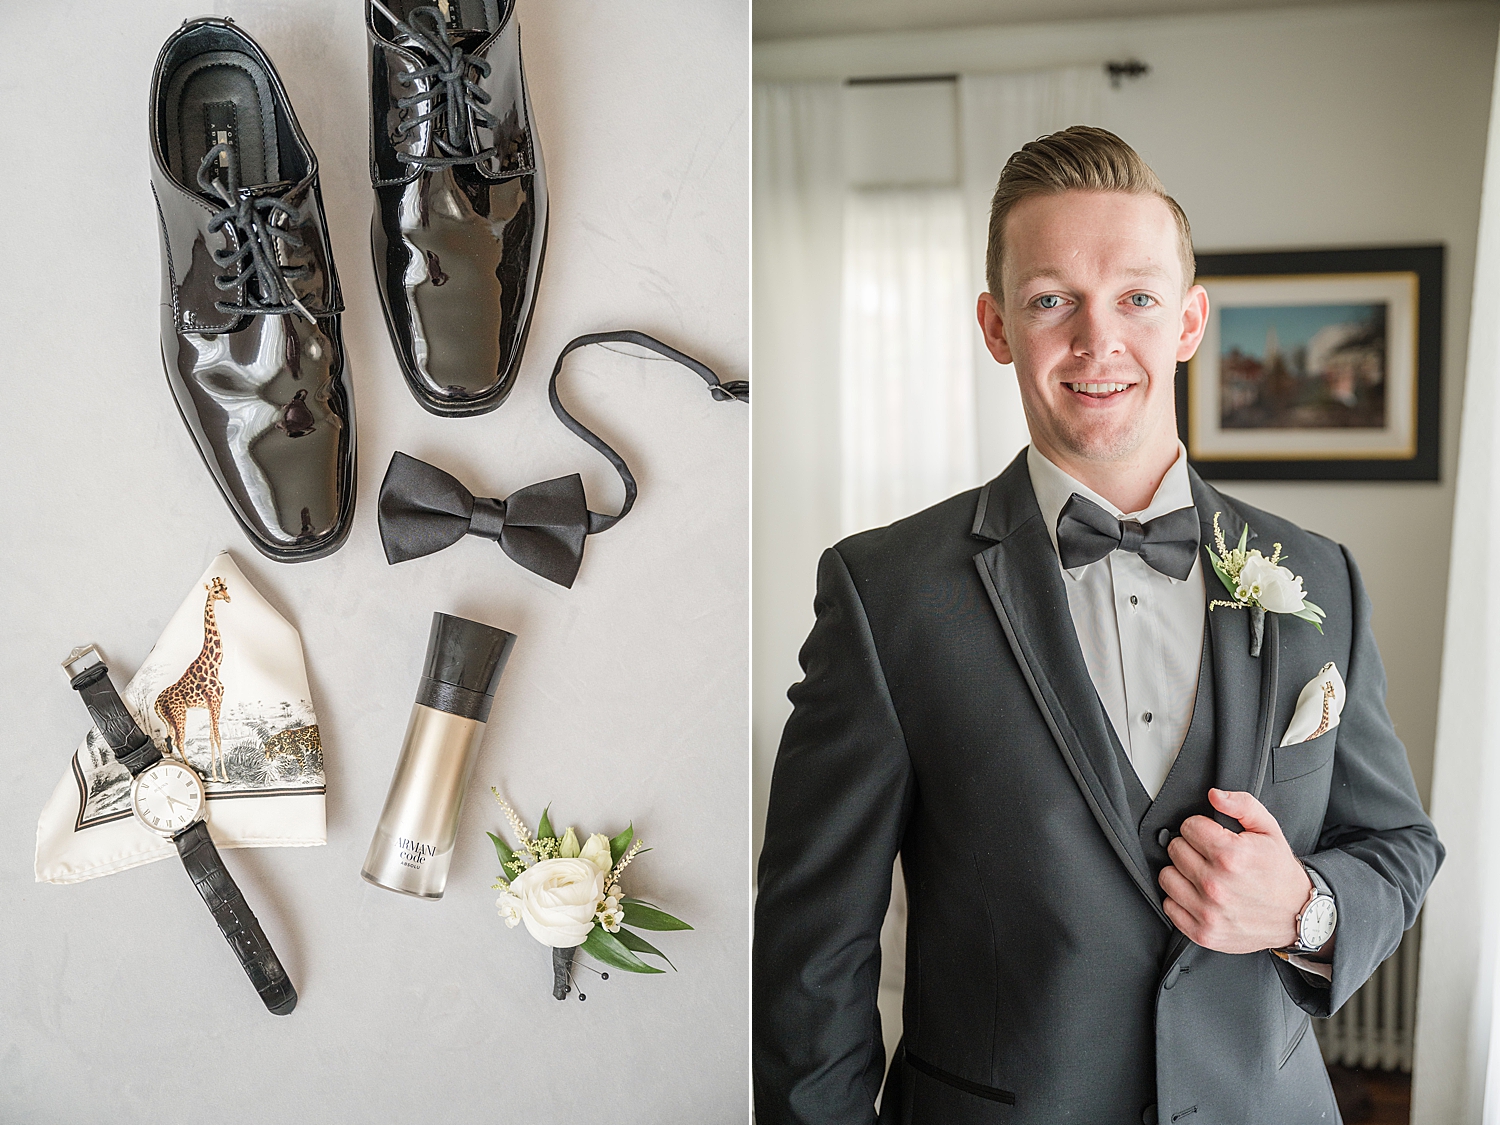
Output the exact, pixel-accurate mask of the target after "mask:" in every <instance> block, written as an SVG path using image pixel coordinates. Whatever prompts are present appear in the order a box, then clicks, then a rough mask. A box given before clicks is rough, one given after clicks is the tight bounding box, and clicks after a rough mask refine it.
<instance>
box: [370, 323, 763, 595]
mask: <svg viewBox="0 0 1500 1125" xmlns="http://www.w3.org/2000/svg"><path fill="white" fill-rule="evenodd" d="M608 343H623V344H635V345H637V346H639V347H643V348H647V349H649V350H651V351H653V352H656V353H657V354H658V355H661V356H665V357H666V358H667V359H670V360H674V361H676V362H677V363H680V364H682V365H683V366H684V367H686V368H688V369H689V370H690V371H692V372H694V373H695V374H696V375H697V376H698V377H699V378H700V379H702V380H703V381H704V382H705V383H707V384H708V390H709V393H710V394H712V395H713V397H714V398H715V400H717V401H719V402H748V401H750V384H748V383H746V382H744V381H743V380H736V381H734V382H729V383H722V382H720V381H719V377H718V376H717V375H715V374H714V373H713V372H712V371H710V370H709V369H708V368H707V367H705V366H704V365H703V364H701V363H699V362H698V361H697V360H696V359H694V358H693V357H692V356H689V355H684V354H683V353H682V352H679V351H677V350H676V349H675V348H670V347H668V346H667V345H666V344H663V343H662V342H661V341H660V340H656V339H653V338H652V337H650V336H647V335H646V334H645V333H644V332H629V331H625V332H595V333H592V334H590V335H588V336H579V337H578V338H577V339H576V340H572V341H570V342H569V343H568V345H567V346H566V347H565V348H563V350H562V352H561V354H559V355H558V357H557V363H556V364H555V365H554V366H553V368H552V381H551V383H550V384H548V387H547V397H548V398H549V399H550V400H551V403H552V410H553V413H555V414H556V415H557V417H558V419H559V420H560V421H561V422H562V424H563V425H565V426H567V427H568V429H570V430H572V431H573V433H575V434H577V435H578V437H580V438H582V439H583V440H584V441H586V442H587V443H588V444H589V445H591V446H593V447H594V448H595V449H597V450H598V451H599V452H600V453H602V454H603V455H604V456H605V457H606V458H608V459H609V463H610V464H611V465H613V466H614V467H615V471H616V472H618V473H619V474H620V479H621V480H622V481H624V482H625V503H624V504H623V505H622V506H621V508H620V511H619V512H618V513H617V514H615V515H612V516H611V515H605V514H603V513H600V512H591V511H589V509H588V504H587V502H586V500H585V498H584V493H583V479H582V478H581V477H580V476H579V475H578V474H577V473H573V474H572V475H570V476H566V477H556V478H555V479H553V480H546V481H542V483H541V484H532V485H527V486H526V487H525V488H522V489H519V490H518V491H516V492H512V493H511V494H510V495H509V496H507V497H506V498H505V499H504V500H493V499H490V498H488V497H483V496H481V497H477V498H476V497H475V496H474V494H473V493H471V492H470V491H469V490H468V489H467V488H465V487H464V486H463V485H462V484H460V483H459V482H458V481H457V480H456V479H455V478H454V477H452V476H450V475H449V474H448V473H445V472H444V471H443V470H442V469H439V468H437V467H435V466H433V465H429V464H427V462H425V461H418V460H417V459H416V458H415V457H408V456H407V455H406V454H405V453H395V454H393V455H392V456H391V464H390V467H389V468H388V469H386V471H385V480H384V481H382V482H381V485H380V506H379V509H378V513H379V517H380V542H381V544H382V545H383V546H384V547H385V558H386V561H387V562H389V563H392V564H394V563H398V562H406V561H407V560H408V559H415V558H420V557H421V556H423V555H430V554H432V553H433V552H434V551H441V550H442V549H443V548H444V547H451V546H452V545H453V544H454V543H457V542H458V541H459V540H460V539H462V538H463V537H464V536H465V535H478V536H481V537H483V538H485V539H493V540H494V541H495V542H497V543H499V544H500V549H501V550H502V551H504V552H505V553H506V554H507V555H509V556H510V557H511V558H512V559H514V560H515V561H516V562H518V563H520V564H521V565H522V566H524V567H525V568H526V569H527V570H530V571H534V572H535V573H537V574H540V575H541V576H542V577H543V578H545V579H547V580H548V581H549V582H556V583H557V584H558V585H559V586H572V585H573V579H574V578H576V577H577V576H578V566H579V564H580V563H581V562H582V561H583V542H584V539H585V538H586V537H587V536H589V535H594V534H597V533H598V532H601V531H607V530H609V529H610V528H611V527H613V526H614V525H615V524H617V523H619V522H620V520H622V519H624V518H625V515H626V513H627V512H629V511H630V508H631V506H632V505H633V504H634V503H635V491H636V490H635V478H634V477H633V476H631V475H630V469H629V467H628V466H626V464H625V460H624V458H622V457H621V456H620V455H619V454H618V453H616V452H615V451H614V450H613V449H611V448H610V447H609V446H608V445H606V444H605V443H604V441H603V440H602V439H601V438H600V437H599V436H598V435H597V434H595V433H593V432H592V431H591V430H589V429H588V428H587V427H585V426H584V425H583V423H581V422H579V421H578V419H576V418H574V417H573V416H572V415H571V414H569V413H568V412H567V411H566V410H565V409H563V404H562V400H561V399H560V398H558V397H557V376H558V374H559V373H560V372H561V371H562V366H563V360H565V359H566V358H567V357H568V354H569V353H570V352H572V351H575V350H576V349H578V348H582V347H587V346H588V345H589V344H608Z"/></svg>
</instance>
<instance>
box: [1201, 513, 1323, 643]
mask: <svg viewBox="0 0 1500 1125" xmlns="http://www.w3.org/2000/svg"><path fill="white" fill-rule="evenodd" d="M1219 515H1220V513H1218V512H1215V513H1214V546H1213V549H1210V548H1208V547H1204V548H1203V549H1204V550H1205V551H1207V552H1208V561H1209V562H1210V563H1212V564H1213V568H1214V573H1215V574H1217V575H1218V576H1219V581H1220V582H1222V583H1224V588H1225V589H1226V590H1228V591H1229V593H1230V595H1231V596H1232V597H1233V599H1234V600H1233V601H1223V600H1220V601H1212V602H1209V603H1208V608H1209V609H1210V610H1213V609H1214V608H1215V607H1217V606H1223V607H1224V608H1225V609H1248V610H1249V611H1250V655H1251V656H1259V655H1260V642H1261V637H1262V635H1263V634H1264V632H1265V625H1266V613H1267V612H1268V611H1269V612H1271V613H1287V614H1290V615H1291V616H1293V617H1300V618H1302V620H1303V621H1310V622H1311V623H1312V626H1313V628H1314V629H1316V630H1317V631H1318V632H1320V633H1321V632H1322V631H1323V618H1324V617H1325V616H1327V615H1326V614H1325V613H1324V612H1323V611H1322V610H1321V609H1319V608H1318V607H1317V606H1315V605H1313V604H1312V602H1310V601H1308V600H1307V595H1306V594H1304V593H1303V592H1302V578H1301V576H1300V575H1296V574H1293V573H1292V572H1291V571H1290V570H1288V569H1287V568H1286V567H1284V566H1282V565H1281V544H1280V543H1277V544H1276V545H1275V546H1274V547H1273V548H1272V549H1271V557H1270V558H1266V556H1265V555H1263V554H1261V553H1260V551H1258V550H1255V551H1247V550H1245V544H1246V543H1247V542H1248V541H1249V539H1250V525H1249V524H1248V523H1247V524H1246V525H1245V529H1244V530H1243V531H1241V532H1240V542H1239V546H1237V547H1235V548H1234V550H1232V551H1231V550H1230V549H1229V547H1228V546H1227V545H1226V544H1225V542H1224V532H1223V531H1222V530H1221V529H1220V527H1219Z"/></svg>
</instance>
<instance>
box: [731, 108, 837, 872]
mask: <svg viewBox="0 0 1500 1125" xmlns="http://www.w3.org/2000/svg"><path fill="white" fill-rule="evenodd" d="M754 115H755V120H754V126H753V128H754V173H753V182H754V193H753V203H752V220H753V230H752V241H751V245H752V248H753V252H754V266H753V271H754V274H753V278H752V294H753V300H754V326H753V333H754V334H753V337H752V346H753V349H754V365H755V408H754V409H755V423H754V427H753V432H752V448H753V455H754V458H755V490H754V493H755V494H754V499H753V515H752V518H753V522H754V537H753V547H752V551H753V562H754V578H753V583H754V590H753V595H754V597H753V604H754V610H753V615H754V616H753V625H754V630H755V651H754V654H753V657H752V667H753V670H754V671H753V675H754V693H753V707H754V734H753V739H752V741H753V746H754V763H755V766H754V774H753V776H754V785H755V808H756V810H757V812H756V816H755V818H754V834H755V847H754V854H756V855H759V854H760V836H761V831H762V827H763V824H764V821H765V815H764V814H765V807H766V806H765V800H766V792H767V790H768V788H769V785H770V774H771V766H772V763H773V762H774V760H775V756H776V743H777V740H778V739H779V738H780V736H781V727H782V724H783V723H785V721H786V716H787V713H788V711H789V710H790V707H789V705H788V703H787V701H786V688H787V685H788V684H791V683H793V682H794V681H796V680H797V679H799V678H800V670H799V669H798V666H797V649H798V646H800V645H801V643H802V640H803V638H804V637H806V636H807V632H808V630H809V629H810V628H811V627H812V620H813V618H812V591H813V577H814V574H815V572H816V569H817V562H818V555H819V554H820V553H821V552H822V550H823V549H824V548H825V547H827V546H828V545H829V544H831V543H833V542H834V540H836V539H837V538H839V535H840V532H841V529H842V524H841V521H840V513H839V496H838V480H839V448H838V447H839V438H838V434H839V415H838V399H839V390H838V373H839V323H840V310H841V305H840V292H841V288H842V268H843V229H844V227H843V222H844V220H843V208H844V184H845V178H844V129H843V86H842V84H840V83H838V82H817V83H795V84H776V83H759V82H758V83H756V84H755V88H754Z"/></svg>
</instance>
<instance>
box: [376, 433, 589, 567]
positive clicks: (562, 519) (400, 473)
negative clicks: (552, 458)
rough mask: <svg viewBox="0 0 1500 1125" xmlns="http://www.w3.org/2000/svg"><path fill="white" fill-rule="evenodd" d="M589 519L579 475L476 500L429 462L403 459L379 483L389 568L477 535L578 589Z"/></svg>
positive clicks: (395, 457) (402, 456) (398, 457)
mask: <svg viewBox="0 0 1500 1125" xmlns="http://www.w3.org/2000/svg"><path fill="white" fill-rule="evenodd" d="M589 514H590V513H589V510H588V504H587V503H586V502H585V500H584V496H583V478H582V477H580V476H579V475H578V474H577V473H573V474H572V475H571V476H566V477H557V478H555V479H554V480H546V481H542V483H541V484H530V485H527V486H526V487H525V488H522V489H520V490H518V491H516V492H512V493H511V494H510V495H509V496H507V497H506V498H505V499H504V500H493V499H491V498H489V497H487V496H480V497H477V498H476V497H475V496H474V494H473V493H471V492H470V491H469V490H468V489H467V488H465V487H464V486H463V485H462V484H460V483H459V482H458V481H457V480H456V479H454V478H453V477H452V476H451V475H449V474H448V473H445V472H443V470H442V469H439V468H437V467H435V466H433V465H429V464H428V463H427V462H426V461H418V460H417V459H416V458H415V457H408V456H407V455H406V454H405V453H396V454H394V455H393V456H392V457H391V465H390V468H388V469H386V471H385V480H384V481H382V482H381V484H380V512H379V516H380V541H381V543H383V544H384V545H385V558H386V561H387V562H390V563H398V562H406V561H407V560H408V559H416V558H421V557H422V556H423V555H430V554H432V553H433V552H434V551H441V550H442V549H443V548H444V547H451V546H452V545H453V544H454V543H457V542H458V541H459V540H460V539H462V538H463V537H464V536H465V535H478V536H480V537H481V538H483V539H493V540H494V541H495V542H496V543H499V544H500V549H501V550H502V551H504V552H505V553H506V554H507V555H509V556H510V557H511V558H513V559H514V560H515V561H516V562H518V563H520V564H521V565H522V566H524V567H525V568H526V569H527V570H530V571H534V572H535V573H537V574H540V575H541V576H542V577H543V578H545V579H547V580H548V581H551V582H556V583H557V584H558V585H559V586H572V585H573V579H574V578H576V577H577V576H578V565H579V564H580V563H581V562H583V540H584V537H585V536H586V535H588V532H589Z"/></svg>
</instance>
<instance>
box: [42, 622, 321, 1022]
mask: <svg viewBox="0 0 1500 1125" xmlns="http://www.w3.org/2000/svg"><path fill="white" fill-rule="evenodd" d="M63 670H64V671H65V672H66V673H67V675H68V682H69V683H70V684H71V685H72V687H73V688H74V689H75V690H76V691H77V692H78V694H79V695H80V696H81V697H82V698H83V703H84V706H86V707H87V708H88V709H89V715H90V716H92V718H93V720H94V726H95V727H96V728H97V729H98V731H99V733H100V735H102V736H103V738H104V741H105V742H106V743H107V744H108V745H109V748H110V750H112V751H113V752H114V756H115V761H117V762H119V763H120V764H121V765H122V766H124V767H125V768H126V769H128V770H129V771H130V775H131V777H132V779H133V780H132V781H131V783H130V811H131V812H133V813H134V814H135V818H136V820H138V821H139V822H140V823H141V824H142V825H144V826H145V827H146V828H147V829H148V830H150V831H152V832H155V833H156V834H157V835H158V836H164V837H166V838H167V839H169V840H171V841H172V842H173V843H175V844H176V845H177V854H178V855H180V856H181V857H182V863H183V866H184V867H186V868H187V871H188V874H189V875H190V876H192V879H193V883H194V885H195V886H197V888H198V893H199V894H201V895H202V896H203V901H204V902H206V903H208V909H209V912H210V913H212V914H213V916H214V921H216V922H218V923H219V929H220V930H221V931H222V932H223V934H224V937H225V938H226V939H228V941H229V946H230V948H231V949H233V950H234V952H235V956H236V957H238V958H239V961H240V965H241V966H243V968H244V970H245V973H246V974H247V975H248V976H249V977H250V983H251V984H253V985H254V986H255V991H256V992H258V993H260V998H261V1000H263V1001H264V1002H265V1005H266V1007H267V1008H269V1009H270V1010H271V1012H272V1013H273V1014H274V1015H278V1016H284V1015H287V1014H288V1013H290V1012H291V1010H292V1009H293V1008H295V1007H296V1006H297V990H296V989H295V988H293V987H292V982H291V980H289V979H288V977H287V975H286V970H285V969H283V968H282V967H281V962H280V961H279V960H277V957H276V952H275V950H273V949H272V948H271V943H270V942H269V941H267V940H266V935H265V933H264V931H262V930H261V928H260V923H259V922H258V921H256V919H255V915H254V914H253V913H252V912H251V910H250V907H249V906H248V905H246V903H245V896H244V895H242V894H241V893H240V889H239V887H237V886H235V883H234V880H233V879H232V878H230V876H229V872H228V871H227V870H225V868H224V861H223V860H222V859H221V858H219V850H218V848H216V847H214V842H213V840H212V839H211V838H210V837H209V834H208V822H207V821H206V820H204V814H205V811H206V809H205V802H204V792H203V780H202V778H200V777H199V776H198V774H197V772H196V771H195V770H194V769H193V767H192V766H190V765H188V764H187V762H186V761H185V760H183V759H179V758H163V757H162V754H161V751H160V750H158V749H157V748H156V744H155V743H154V742H152V741H151V737H150V736H149V735H148V734H146V733H145V731H143V730H141V728H140V726H139V725H138V724H137V723H136V721H135V718H134V716H132V715H131V713H130V711H129V709H127V708H126V706H125V702H124V700H122V699H121V698H120V695H119V693H118V692H117V691H115V686H114V684H112V683H110V680H109V669H108V668H107V667H106V666H105V664H104V657H103V656H102V655H101V654H100V652H99V650H98V649H97V648H96V647H95V646H93V645H82V646H80V647H78V648H76V649H74V650H73V651H72V652H71V653H69V655H68V658H67V659H66V660H64V661H63Z"/></svg>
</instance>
